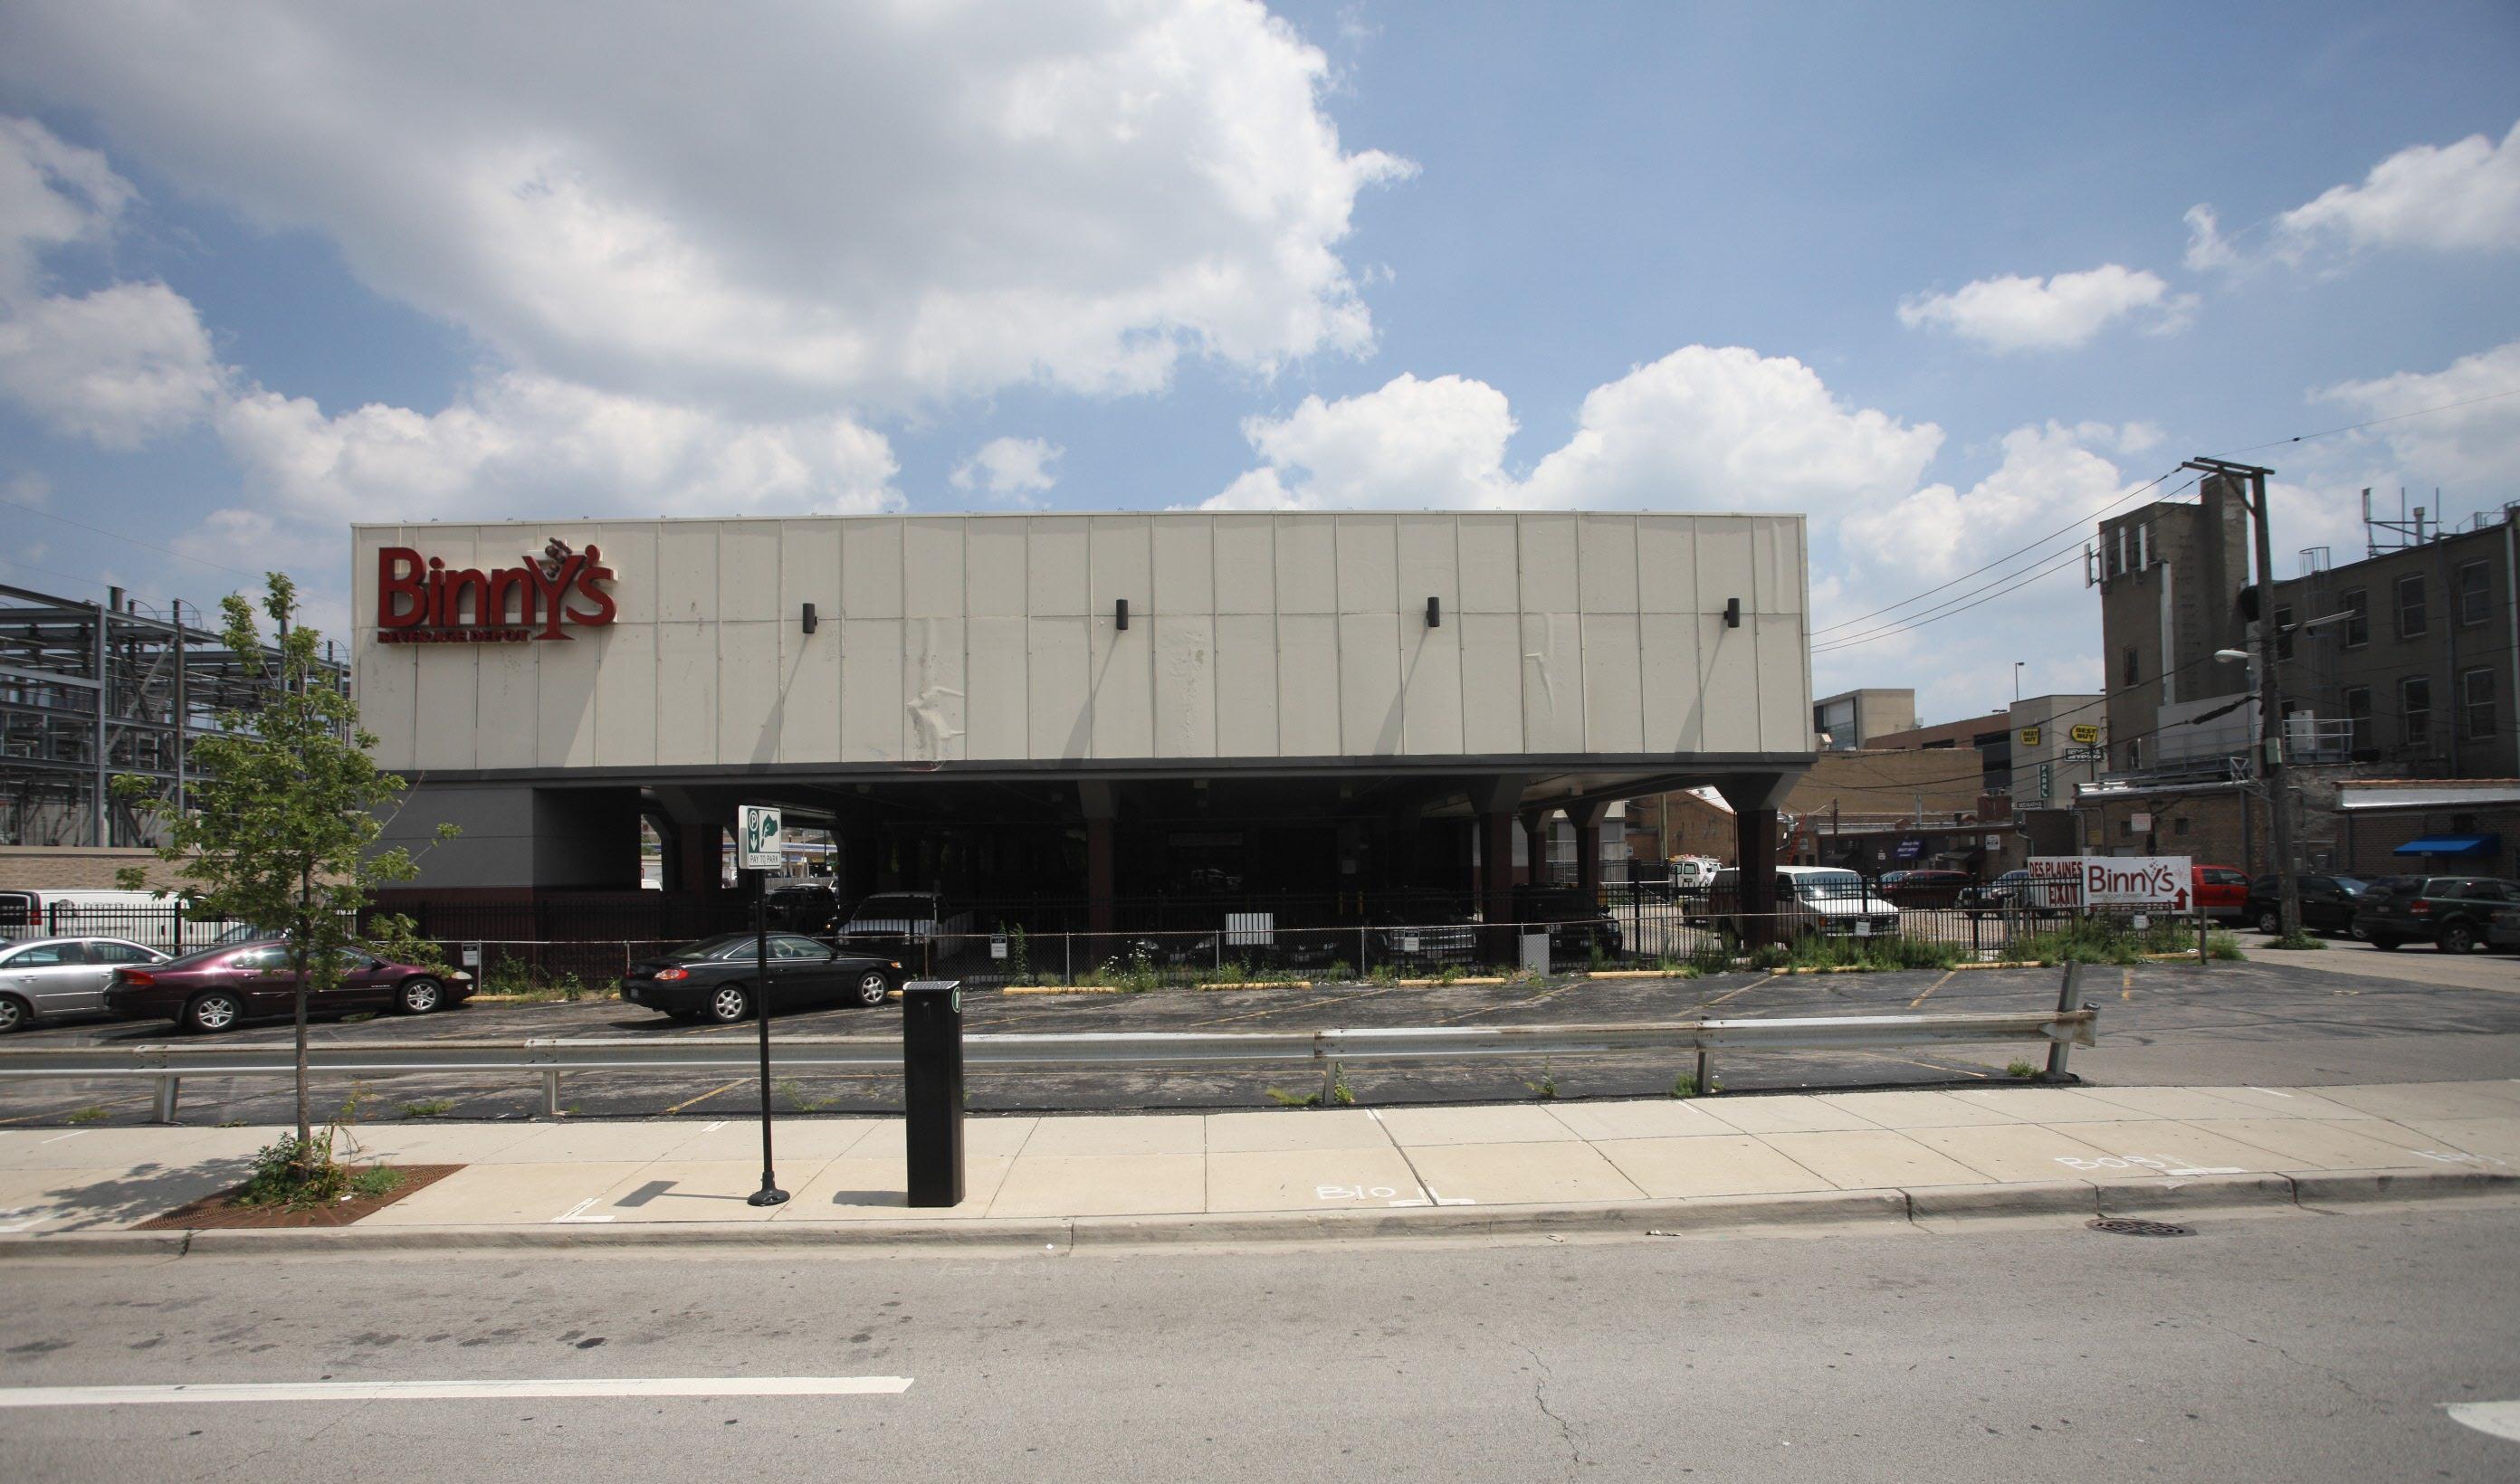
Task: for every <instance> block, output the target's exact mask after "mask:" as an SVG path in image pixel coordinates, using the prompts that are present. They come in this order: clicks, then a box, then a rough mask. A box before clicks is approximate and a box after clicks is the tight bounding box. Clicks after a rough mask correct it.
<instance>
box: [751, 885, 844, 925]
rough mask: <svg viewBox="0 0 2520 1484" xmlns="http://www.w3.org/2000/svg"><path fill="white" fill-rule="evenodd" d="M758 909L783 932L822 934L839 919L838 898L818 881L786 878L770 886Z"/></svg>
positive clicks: (830, 889) (829, 888) (771, 923)
mask: <svg viewBox="0 0 2520 1484" xmlns="http://www.w3.org/2000/svg"><path fill="white" fill-rule="evenodd" d="M761 910H762V916H763V917H764V918H765V919H766V920H767V921H768V922H769V923H770V925H771V926H772V927H775V928H777V929H779V930H780V931H782V932H801V933H803V934H805V935H806V936H807V937H809V938H812V937H821V936H823V935H824V934H826V933H829V932H831V931H832V928H833V927H834V926H835V925H836V924H837V923H838V922H839V920H840V899H839V896H838V894H837V893H835V892H833V891H832V888H831V887H829V886H826V885H823V884H822V883H821V882H818V881H788V882H785V883H782V884H780V885H775V886H772V887H771V888H770V890H769V894H768V895H766V896H765V897H763V898H762V903H761Z"/></svg>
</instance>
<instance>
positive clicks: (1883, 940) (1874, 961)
mask: <svg viewBox="0 0 2520 1484" xmlns="http://www.w3.org/2000/svg"><path fill="white" fill-rule="evenodd" d="M1782 951H1783V955H1784V957H1783V960H1782V962H1781V963H1779V964H1778V966H1777V967H1781V968H1876V969H1895V968H1949V967H1952V966H1953V965H1955V964H1958V962H1960V960H1962V959H1964V958H1966V957H1967V956H1968V955H1967V953H1966V951H1965V950H1963V949H1962V948H1961V947H1960V946H1959V945H1958V944H1957V943H1938V942H1934V941H1932V940H1931V939H1927V938H1911V937H1902V936H1895V935H1894V936H1889V937H1878V938H1823V937H1818V936H1814V935H1810V934H1806V935H1804V936H1802V937H1799V938H1796V939H1795V940H1794V941H1793V942H1792V943H1791V944H1788V945H1785V947H1784V948H1783V950H1782Z"/></svg>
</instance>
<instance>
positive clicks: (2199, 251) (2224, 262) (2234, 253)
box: [2180, 202, 2240, 273]
mask: <svg viewBox="0 0 2520 1484" xmlns="http://www.w3.org/2000/svg"><path fill="white" fill-rule="evenodd" d="M2180 219H2181V220H2182V221H2184V222H2185V223H2187V271H2188V272H2190V273H2210V272H2212V271H2213V270H2215V269H2217V268H2229V267H2234V266H2236V265H2237V264H2238V263H2239V261H2240V253H2239V249H2238V248H2236V247H2232V246H2231V245H2230V243H2229V242H2228V241H2227V240H2226V239H2225V238H2224V236H2223V219H2222V218H2221V217H2220V216H2217V215H2215V214H2214V208H2213V207H2212V206H2209V205H2206V204H2205V203H2204V202H2197V203H2196V204H2195V205H2192V206H2189V207H2188V208H2187V214H2186V215H2185V216H2183V217H2182V218H2180Z"/></svg>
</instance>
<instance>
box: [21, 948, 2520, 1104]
mask: <svg viewBox="0 0 2520 1484" xmlns="http://www.w3.org/2000/svg"><path fill="white" fill-rule="evenodd" d="M2059 978H2060V970H2058V969H2054V968H2031V969H1989V970H1970V971H1948V970H1939V969H1923V970H1913V971H1901V972H1889V973H1847V974H1804V975H1774V974H1762V973H1754V972H1739V971H1736V972H1731V973H1723V974H1714V975H1709V976H1706V977H1703V978H1694V979H1680V978H1673V979H1663V978H1655V979H1625V978H1619V979H1594V978H1585V977H1573V978H1568V977H1559V978H1555V979H1552V980H1549V981H1546V982H1541V983H1530V982H1523V983H1512V984H1501V985H1460V984H1457V985H1449V986H1428V987H1413V986H1389V985H1375V984H1356V983H1351V984H1336V985H1319V986H1314V987H1309V988H1296V987H1275V988H1268V989H1249V990H1227V991H1193V990H1157V991H1153V992H1149V993H1146V994H1127V995H1111V994H1102V995H1075V996H1009V995H1000V994H995V993H988V992H980V993H974V994H972V995H970V996H968V997H967V1000H966V1010H967V1014H966V1024H967V1031H968V1032H969V1033H971V1034H975V1035H977V1034H986V1033H990V1032H998V1031H1053V1030H1055V1031H1102V1030H1162V1031H1179V1030H1191V1029H1216V1030H1312V1029H1321V1028H1328V1027H1334V1026H1340V1027H1365V1026H1415V1025H1481V1024H1485V1025H1512V1024H1545V1023H1560V1024H1577V1023H1633V1022H1637V1021H1649V1020H1669V1019H1682V1018H1689V1017H1693V1016H1698V1015H1724V1016H1741V1017H1766V1016H1778V1015H1823V1014H1863V1013H1882V1012H1904V1011H1909V1010H1926V1009H1933V1010H1953V1011H1966V1010H2028V1009H2037V1008H2045V1007H2048V1006H2052V1005H2053V1004H2054V1003H2055V997H2056V991H2057V986H2058V981H2059ZM2083 982H2084V988H2085V994H2086V997H2087V999H2088V1000H2089V1002H2090V1003H2092V1004H2094V1005H2096V1006H2097V1007H2099V1009H2100V1012H2101V1017H2100V1027H2099V1036H2100V1043H2099V1046H2098V1048H2097V1049H2096V1050H2093V1051H2087V1052H2078V1053H2076V1054H2075V1057H2074V1070H2075V1071H2076V1072H2077V1073H2078V1074H2080V1075H2081V1076H2083V1077H2085V1078H2087V1079H2091V1080H2093V1081H2097V1082H2104V1083H2114V1084H2118V1085H2128V1086H2134V1085H2183V1084H2208V1085H2217V1084H2240V1083H2261V1084H2275V1085H2283V1086H2319V1085H2327V1084H2336V1083H2364V1082H2387V1081H2412V1082H2435V1081H2459V1080H2466V1079H2472V1078H2480V1077H2496V1076H2507V1075H2509V1074H2510V1072H2511V1070H2512V1069H2513V1068H2514V1067H2520V959H2513V958H2510V957H2506V956H2485V955H2472V956H2466V957H2461V958H2451V957H2448V956H2444V955H2438V954H2434V953H2432V952H2430V951H2429V950H2423V949H2408V950H2401V951H2400V952H2398V953H2396V954H2380V953H2377V952H2375V951H2373V950H2371V949H2370V948H2368V947H2367V946H2366V945H2362V944H2352V943H2347V942H2344V941H2342V940H2339V941H2337V942H2336V943H2335V944H2334V945H2333V946H2332V947H2331V948H2330V949H2329V950H2327V951H2324V952H2310V953H2281V952H2276V951H2268V950H2259V951H2257V953H2256V956H2255V958H2253V960H2252V961H2251V962H2248V963H2243V964H2221V963H2218V964H2214V965H2211V966H2209V967H2201V968H2200V967H2197V966H2195V965H2193V964H2185V963H2174V964H2146V965H2142V966H2138V967H2133V968H2118V967H2086V968H2085V970H2084V981H2083ZM898 1026H899V1014H898V1012H896V1011H892V1010H874V1011H869V1010H852V1009H832V1010H820V1011H811V1012H798V1013H793V1014H783V1015H778V1016H775V1017H774V1020H773V1029H774V1034H781V1035H807V1034H821V1035H838V1034H866V1033H874V1034H890V1033H893V1032H895V1031H896V1030H897V1029H898ZM234 1034H235V1037H236V1039H240V1040H246V1041H258V1042H285V1041H287V1040H288V1038H289V1034H290V1029H289V1027H288V1025H287V1024H285V1023H264V1024H260V1025H255V1026H251V1027H248V1028H247V1029H245V1030H242V1031H239V1032H236V1033H234ZM316 1035H317V1036H318V1037H319V1038H321V1039H323V1040H327V1041H354V1040H357V1039H361V1038H370V1037H373V1038H382V1039H411V1038H430V1037H438V1038H450V1039H465V1040H503V1041H522V1040H525V1039H528V1038H535V1037H578V1036H718V1037H725V1038H729V1039H731V1040H740V1041H743V1042H746V1043H748V1042H749V1041H750V1039H751V1030H750V1028H749V1027H748V1026H743V1027H735V1028H731V1029H719V1028H696V1027H690V1026H683V1025H678V1024H675V1023H673V1022H671V1021H667V1020H665V1019H664V1018H662V1017H661V1016H658V1015H654V1014H651V1013H649V1012H644V1011H639V1010H635V1009H633V1008H632V1007H629V1006H625V1005H623V1004H622V1003H620V1002H619V1001H617V1000H613V999H602V1000H588V1001H581V1002H578V1003H574V1004H548V1005H502V1004H473V1005H468V1006H466V1007H463V1008H461V1009H458V1010H456V1011H453V1012H447V1013H443V1014H438V1015H431V1016H424V1017H419V1018H398V1017H383V1018H378V1019H373V1020H367V1021H362V1022H354V1023H344V1022H326V1023H322V1024H320V1025H319V1026H318V1027H317V1029H316ZM170 1038H171V1035H170V1027H168V1026H166V1025H163V1024H158V1023H141V1024H132V1023H113V1022H89V1023H86V1024H76V1025H63V1026H54V1027H45V1028H40V1029H36V1030H32V1031H28V1032H24V1033H22V1034H21V1035H19V1036H15V1037H12V1038H10V1040H9V1042H8V1043H7V1044H8V1045H10V1046H26V1047H32V1046H43V1045H74V1044H99V1043H103V1044H115V1043H122V1044H143V1043H148V1042H155V1041H164V1040H167V1039H170ZM2032 1054H2033V1053H2032V1052H2031V1051H2030V1050H2029V1049H2027V1048H2025V1049H2023V1050H2022V1051H2021V1052H2015V1051H2012V1050H2010V1049H2006V1048H1991V1049H1986V1050H1978V1049H1969V1048H1959V1049H1951V1048H1942V1049H1917V1050H1913V1051H1896V1052H1887V1051H1885V1052H1871V1053H1858V1052H1830V1053H1799V1054H1769V1055H1759V1056H1737V1057H1725V1058H1722V1059H1721V1060H1720V1061H1719V1063H1718V1064H1717V1066H1716V1068H1715V1070H1716V1073H1717V1075H1718V1077H1719V1078H1720V1079H1721V1081H1722V1084H1723V1086H1724V1087H1725V1089H1726V1090H1727V1091H1732V1092H1746V1091H1759V1090H1772V1091H1799V1090H1805V1089H1812V1088H1828V1089H1855V1088H1867V1087H1916V1086H1957V1085H1966V1084H1972V1083H1984V1082H1987V1081H1990V1080H2001V1079H2002V1078H2003V1077H2004V1075H2005V1071H2004V1068H2005V1064H2006V1063H2007V1061H2009V1060H2010V1059H2011V1058H2012V1057H2015V1056H2020V1055H2032ZM1686 1069H1688V1068H1686V1067H1683V1066H1680V1065H1676V1064H1674V1063H1673V1062H1672V1061H1671V1060H1669V1059H1668V1058H1665V1057H1651V1056H1636V1055H1627V1056H1600V1057H1584V1058H1577V1059H1571V1060H1569V1059H1559V1060H1556V1061H1553V1062H1548V1063H1535V1064H1528V1065H1526V1064H1520V1063H1503V1062H1494V1061H1482V1062H1464V1063H1450V1064H1443V1063H1430V1064H1412V1065H1407V1066H1367V1065H1358V1066H1355V1067H1351V1068H1350V1069H1349V1070H1348V1081H1349V1085H1350V1087H1351V1089H1352V1091H1353V1093H1354V1094H1355V1096H1356V1098H1357V1100H1358V1101H1359V1102H1360V1103H1362V1104H1366V1105H1373V1106H1402V1105H1409V1104H1414V1103H1425V1102H1500V1101H1516V1100H1528V1099H1533V1098H1536V1097H1538V1096H1540V1095H1541V1093H1542V1092H1544V1091H1548V1092H1551V1093H1553V1095H1554V1096H1555V1097H1557V1098H1559V1099H1565V1100H1579V1099H1590V1098H1637V1097H1652V1096H1656V1095H1660V1094H1663V1093H1666V1092H1668V1091H1669V1090H1670V1088H1671V1085H1672V1083H1673V1080H1674V1078H1675V1076H1676V1074H1677V1073H1679V1072H1680V1071H1683V1070H1686ZM358 1086H359V1090H360V1091H361V1092H362V1093H363V1095H364V1097H363V1102H362V1107H361V1116H362V1118H363V1119H365V1120H368V1121H391V1120H393V1119H396V1118H402V1117H445V1118H452V1119H495V1118H502V1117H508V1118H529V1117H533V1116H535V1115H536V1114H537V1113H538V1112H539V1110H540V1090H539V1088H538V1087H537V1086H536V1084H535V1082H534V1079H532V1078H531V1077H530V1076H525V1075H499V1074H490V1075H477V1074H458V1073H443V1074H430V1075H427V1076H409V1077H394V1078H378V1079H371V1080H369V1081H366V1082H364V1083H361V1084H359V1085H358ZM319 1089H320V1094H321V1096H322V1097H323V1098H324V1099H325V1100H326V1102H327V1105H328V1107H329V1106H333V1105H337V1103H338V1102H339V1101H340V1100H341V1099H343V1098H344V1097H346V1096H347V1095H348V1094H349V1093H350V1092H351V1091H352V1086H351V1084H349V1083H348V1082H346V1081H345V1080H342V1079H324V1080H323V1081H322V1082H320V1083H319ZM1317 1091H1318V1081H1317V1080H1310V1081H1308V1080H1307V1079H1306V1078H1304V1077H1303V1076H1301V1075H1299V1074H1297V1073H1294V1072H1291V1071H1277V1072H1272V1071H1268V1070H1265V1069H1256V1070H1255V1069H1200V1070H1183V1071H1169V1070H1162V1069H1097V1070H1092V1071H1084V1072H1075V1073H1012V1072H1009V1073H991V1074H987V1075H978V1076H975V1077H974V1079H973V1081H972V1084H971V1097H970V1106H971V1107H972V1108H973V1109H974V1110H976V1111H997V1112H1074V1111H1161V1110H1174V1111H1193V1110H1205V1109H1226V1108H1252V1107H1270V1106H1275V1105H1277V1104H1278V1103H1279V1102H1284V1101H1292V1100H1297V1099H1301V1098H1304V1097H1307V1096H1310V1095H1312V1094H1313V1093H1315V1092H1317ZM563 1096H564V1100H565V1102H566V1105H567V1106H568V1108H569V1109H570V1111H571V1113H572V1114H573V1115H574V1116H578V1117H652V1116H655V1115H657V1114H660V1113H670V1114H675V1115H679V1116H692V1117H699V1118H717V1117H723V1116H727V1115H728V1114H730V1113H740V1112H742V1110H743V1109H745V1108H747V1107H749V1106H752V1105H753V1102H754V1099H755V1098H756V1096H757V1086H756V1084H755V1083H754V1082H753V1081H751V1080H750V1079H748V1078H742V1077H724V1076H705V1075H698V1074H660V1073H640V1074H632V1073H594V1074H572V1075H571V1076H570V1077H569V1078H568V1079H567V1081H566V1084H565V1088H564V1095H563ZM774 1097H775V1102H776V1103H777V1105H778V1106H779V1107H780V1108H782V1109H783V1110H787V1111H831V1112H856V1111H880V1110H886V1109H892V1108H897V1107H898V1105H899V1079H898V1078H897V1077H895V1076H892V1075H889V1074H865V1075H855V1076H851V1075H837V1074H834V1075H826V1076H813V1077H805V1078H798V1079H793V1080H787V1081H783V1082H781V1083H780V1084H779V1085H778V1087H777V1088H776V1089H775V1094H774ZM289 1105H290V1093H289V1089H288V1085H287V1083H286V1082H285V1081H282V1080H277V1079H262V1080H240V1079H221V1078H187V1079H186V1081H185V1085H184V1094H183V1115H184V1118H185V1121H187V1122H191V1123H218V1122H230V1121H237V1120H243V1121H247V1122H251V1123H257V1124H258V1123H269V1122H275V1121H281V1120H284V1119H285V1118H286V1117H287V1116H288V1109H289ZM148 1114H149V1098H148V1093H147V1089H146V1087H145V1085H143V1084H136V1083H112V1082H94V1083H63V1082H47V1083H25V1082H5V1081H0V1125H7V1124H16V1125H28V1124H60V1125H64V1126H67V1125H69V1124H71V1123H72V1122H73V1121H78V1122H81V1123H83V1124H84V1123H90V1122H93V1123H100V1124H106V1125H112V1124H130V1123H138V1122H142V1121H145V1120H146V1119H147V1117H148Z"/></svg>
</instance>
